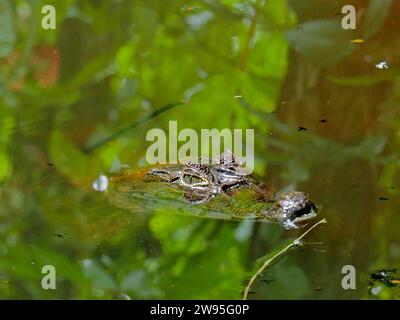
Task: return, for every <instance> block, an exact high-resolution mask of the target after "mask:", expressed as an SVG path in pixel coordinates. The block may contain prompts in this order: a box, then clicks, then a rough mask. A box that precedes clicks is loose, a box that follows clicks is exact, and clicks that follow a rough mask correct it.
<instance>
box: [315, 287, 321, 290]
mask: <svg viewBox="0 0 400 320" xmlns="http://www.w3.org/2000/svg"><path fill="white" fill-rule="evenodd" d="M314 290H315V291H322V290H323V289H322V288H321V287H315V288H314Z"/></svg>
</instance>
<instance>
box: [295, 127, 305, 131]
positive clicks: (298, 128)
mask: <svg viewBox="0 0 400 320" xmlns="http://www.w3.org/2000/svg"><path fill="white" fill-rule="evenodd" d="M297 130H298V131H305V130H307V128H304V127H297Z"/></svg>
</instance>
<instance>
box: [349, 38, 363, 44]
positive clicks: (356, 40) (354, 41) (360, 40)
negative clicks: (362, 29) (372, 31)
mask: <svg viewBox="0 0 400 320" xmlns="http://www.w3.org/2000/svg"><path fill="white" fill-rule="evenodd" d="M350 42H351V43H355V44H361V43H364V42H365V41H364V39H353V40H350Z"/></svg>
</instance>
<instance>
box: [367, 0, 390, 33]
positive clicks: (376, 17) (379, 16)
mask: <svg viewBox="0 0 400 320" xmlns="http://www.w3.org/2000/svg"><path fill="white" fill-rule="evenodd" d="M391 5H392V0H371V1H370V3H369V6H368V9H367V13H366V15H365V21H364V37H365V38H366V39H368V38H370V37H371V36H373V35H374V34H375V33H376V32H377V31H378V30H379V29H380V28H381V27H382V24H383V22H384V21H385V19H386V17H387V15H388V13H389V8H390V6H391Z"/></svg>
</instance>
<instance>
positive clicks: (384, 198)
mask: <svg viewBox="0 0 400 320" xmlns="http://www.w3.org/2000/svg"><path fill="white" fill-rule="evenodd" d="M379 200H389V198H386V197H379Z"/></svg>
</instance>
